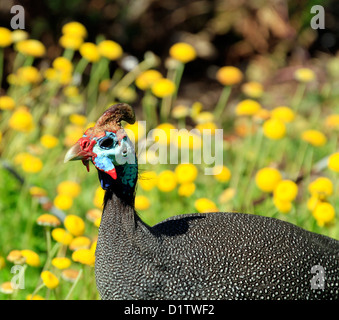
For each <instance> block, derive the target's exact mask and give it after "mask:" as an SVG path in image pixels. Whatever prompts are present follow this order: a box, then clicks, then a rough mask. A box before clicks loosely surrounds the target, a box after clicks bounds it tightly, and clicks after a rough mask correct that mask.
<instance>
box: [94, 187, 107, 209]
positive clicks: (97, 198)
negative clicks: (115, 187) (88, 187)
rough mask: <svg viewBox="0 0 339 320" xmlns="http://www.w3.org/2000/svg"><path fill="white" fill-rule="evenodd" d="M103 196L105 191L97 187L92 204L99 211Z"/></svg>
mask: <svg viewBox="0 0 339 320" xmlns="http://www.w3.org/2000/svg"><path fill="white" fill-rule="evenodd" d="M104 196H105V190H104V189H102V188H101V187H98V188H97V189H96V191H95V194H94V199H93V203H94V205H95V206H96V207H97V208H99V209H101V208H102V206H103V203H104Z"/></svg>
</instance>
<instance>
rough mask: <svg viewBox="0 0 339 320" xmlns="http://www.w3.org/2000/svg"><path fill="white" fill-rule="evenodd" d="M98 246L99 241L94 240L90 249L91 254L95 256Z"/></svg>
mask: <svg viewBox="0 0 339 320" xmlns="http://www.w3.org/2000/svg"><path fill="white" fill-rule="evenodd" d="M97 244H98V241H97V240H94V241H93V242H92V245H91V247H90V250H91V252H92V253H93V254H94V255H95V250H96V248H97Z"/></svg>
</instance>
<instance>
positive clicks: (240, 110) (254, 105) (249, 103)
mask: <svg viewBox="0 0 339 320" xmlns="http://www.w3.org/2000/svg"><path fill="white" fill-rule="evenodd" d="M260 110H261V105H260V103H259V102H257V101H255V100H252V99H245V100H243V101H240V102H239V103H238V104H237V106H236V108H235V113H236V114H237V115H238V116H252V115H255V114H256V113H258V112H259V111H260Z"/></svg>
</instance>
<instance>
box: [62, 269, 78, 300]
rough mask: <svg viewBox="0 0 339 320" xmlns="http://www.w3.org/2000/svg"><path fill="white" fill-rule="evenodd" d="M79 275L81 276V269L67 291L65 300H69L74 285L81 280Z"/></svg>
mask: <svg viewBox="0 0 339 320" xmlns="http://www.w3.org/2000/svg"><path fill="white" fill-rule="evenodd" d="M81 275H82V269H80V271H79V273H78V276H77V278H76V279H75V281H74V283H73V285H72V287H71V288H70V289H69V291H68V293H67V295H66V297H65V300H69V298H70V297H71V295H72V293H73V291H74V289H75V287H76V285H77V284H78V282H79V280H80V278H81Z"/></svg>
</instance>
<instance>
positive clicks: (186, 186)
mask: <svg viewBox="0 0 339 320" xmlns="http://www.w3.org/2000/svg"><path fill="white" fill-rule="evenodd" d="M195 189H196V187H195V184H194V183H193V182H184V183H182V184H181V185H180V186H179V188H178V194H179V196H181V197H190V196H191V195H192V194H193V193H194V191H195Z"/></svg>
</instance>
